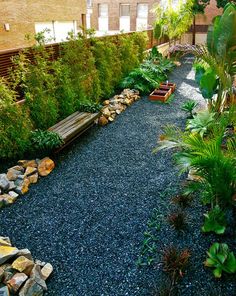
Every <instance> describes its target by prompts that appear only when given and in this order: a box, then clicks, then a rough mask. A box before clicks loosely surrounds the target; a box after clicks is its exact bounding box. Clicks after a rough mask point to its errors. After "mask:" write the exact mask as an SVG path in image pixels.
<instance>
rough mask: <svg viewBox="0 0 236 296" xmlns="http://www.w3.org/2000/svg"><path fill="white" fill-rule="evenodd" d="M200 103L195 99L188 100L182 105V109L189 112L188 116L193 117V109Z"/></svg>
mask: <svg viewBox="0 0 236 296" xmlns="http://www.w3.org/2000/svg"><path fill="white" fill-rule="evenodd" d="M197 105H198V103H197V102H195V101H194V100H188V101H187V102H185V103H184V104H183V105H182V108H181V109H182V110H183V111H185V112H186V113H187V114H188V118H193V110H194V109H195V108H196V107H197Z"/></svg>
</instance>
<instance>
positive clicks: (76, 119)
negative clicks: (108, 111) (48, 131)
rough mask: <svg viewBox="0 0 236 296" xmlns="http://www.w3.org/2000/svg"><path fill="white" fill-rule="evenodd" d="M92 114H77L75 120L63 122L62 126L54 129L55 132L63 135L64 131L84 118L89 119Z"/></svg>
mask: <svg viewBox="0 0 236 296" xmlns="http://www.w3.org/2000/svg"><path fill="white" fill-rule="evenodd" d="M89 114H90V113H85V112H83V113H79V114H76V115H75V116H74V117H73V118H71V119H70V120H67V121H66V122H63V123H62V124H61V125H59V126H57V127H56V128H54V129H53V131H54V132H57V133H61V132H63V131H64V130H68V129H70V128H71V126H73V125H74V124H75V123H76V122H79V121H80V120H82V119H83V118H85V117H87V116H88V115H89Z"/></svg>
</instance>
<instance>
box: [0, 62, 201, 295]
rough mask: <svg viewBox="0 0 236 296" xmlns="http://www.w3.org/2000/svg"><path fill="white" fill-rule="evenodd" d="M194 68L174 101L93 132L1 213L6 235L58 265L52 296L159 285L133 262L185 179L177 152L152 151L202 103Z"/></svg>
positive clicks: (177, 77)
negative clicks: (189, 107)
mask: <svg viewBox="0 0 236 296" xmlns="http://www.w3.org/2000/svg"><path fill="white" fill-rule="evenodd" d="M191 67H192V58H186V59H185V61H184V63H183V65H182V67H179V68H176V69H175V70H174V72H173V73H172V74H171V76H170V81H171V82H175V83H176V84H177V90H176V92H175V99H174V101H173V102H171V103H170V104H158V103H153V102H150V101H148V100H147V98H143V99H141V100H140V101H138V102H136V103H134V104H133V105H132V106H131V107H130V108H128V109H127V110H126V111H125V112H124V113H122V114H121V115H120V116H119V117H118V118H117V119H116V121H115V122H114V123H112V124H110V125H108V126H106V127H104V128H101V127H95V128H93V129H91V130H90V131H89V132H87V133H86V134H85V135H84V136H82V137H81V138H80V139H78V141H76V142H75V143H74V144H73V145H71V146H70V147H69V148H67V149H66V150H65V151H63V152H62V153H61V154H60V155H59V156H58V159H56V164H57V165H56V168H55V170H54V171H53V172H52V174H51V175H49V176H48V177H47V178H45V179H41V180H40V182H39V183H38V184H36V185H35V186H32V187H31V189H30V192H29V193H28V194H27V195H26V196H23V197H22V198H21V199H20V200H18V201H17V202H16V203H15V204H14V205H13V206H11V207H9V208H5V209H3V210H1V212H0V219H1V234H2V235H4V236H9V237H11V239H12V241H13V243H14V245H16V246H17V247H18V248H25V247H27V248H29V249H30V250H31V251H32V253H33V256H34V258H38V259H41V260H43V261H48V262H50V263H52V265H53V266H54V269H55V271H54V274H53V276H52V277H51V279H50V280H49V281H48V292H47V294H46V295H55V296H59V295H61V296H62V295H63V296H69V295H71V296H102V295H104V296H105V295H107V296H108V295H109V296H125V295H130V296H131V295H132V296H133V295H139V296H147V295H149V292H150V291H151V289H152V288H153V287H154V286H155V281H156V279H155V272H153V273H152V272H150V271H148V272H147V271H145V269H137V267H136V265H135V261H136V260H137V258H138V255H139V253H140V249H141V244H142V241H143V233H144V231H145V228H146V223H147V220H148V218H149V217H150V215H151V213H152V210H153V208H154V207H159V208H160V209H162V208H161V207H162V205H161V204H159V201H158V197H159V196H160V194H162V195H163V194H165V192H166V190H167V189H170V188H175V187H176V185H177V184H178V180H179V178H180V177H178V174H177V169H176V168H175V167H174V165H173V162H172V159H171V153H170V152H168V153H166V152H165V153H160V154H158V155H153V154H152V149H153V148H154V147H155V145H156V141H157V138H158V136H159V135H160V134H161V127H162V126H163V125H165V124H177V125H178V126H180V127H184V125H185V121H186V115H185V114H184V112H183V111H181V106H182V104H183V103H184V102H185V101H186V100H187V99H193V98H195V99H196V100H202V99H201V95H200V94H199V92H198V90H197V88H196V83H195V81H194V73H193V71H192V70H191ZM188 295H190V294H188Z"/></svg>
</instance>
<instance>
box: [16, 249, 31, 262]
mask: <svg viewBox="0 0 236 296" xmlns="http://www.w3.org/2000/svg"><path fill="white" fill-rule="evenodd" d="M17 256H19V257H20V256H24V257H25V258H27V259H29V260H31V261H33V257H32V255H31V252H30V250H29V249H22V250H19V252H18V254H17Z"/></svg>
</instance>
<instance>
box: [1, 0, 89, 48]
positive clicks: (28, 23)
mask: <svg viewBox="0 0 236 296" xmlns="http://www.w3.org/2000/svg"><path fill="white" fill-rule="evenodd" d="M86 9H87V4H86V0H67V1H64V0H20V1H19V0H8V1H5V0H0V50H2V49H10V48H17V47H23V46H27V45H29V43H28V42H27V41H26V40H25V35H26V34H32V35H34V34H35V33H36V32H37V31H40V30H42V29H45V28H49V29H50V30H51V31H50V33H48V35H49V37H51V38H54V40H55V41H60V39H63V38H65V34H67V32H68V31H71V30H74V31H75V32H76V31H77V30H79V27H80V26H81V25H82V24H83V23H84V25H85V16H86ZM67 30H68V31H67Z"/></svg>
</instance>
